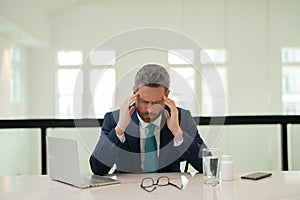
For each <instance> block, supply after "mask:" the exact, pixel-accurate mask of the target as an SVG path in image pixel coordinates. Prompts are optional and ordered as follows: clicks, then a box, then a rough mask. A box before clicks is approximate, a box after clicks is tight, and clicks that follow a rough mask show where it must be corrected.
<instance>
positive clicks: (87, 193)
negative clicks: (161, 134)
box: [0, 172, 300, 200]
mask: <svg viewBox="0 0 300 200" xmlns="http://www.w3.org/2000/svg"><path fill="white" fill-rule="evenodd" d="M243 174H244V173H243ZM161 175H167V176H169V177H170V179H171V182H173V183H175V184H179V185H180V183H181V178H180V177H181V175H184V176H185V177H186V178H187V179H188V184H187V186H186V188H185V189H184V190H181V191H180V190H178V189H176V188H174V187H172V186H165V187H158V188H157V189H156V190H155V191H153V192H152V193H148V192H146V191H144V190H143V189H142V188H140V181H141V180H142V178H143V177H146V176H151V177H154V178H156V177H159V176H161ZM118 179H119V180H121V184H117V185H109V186H103V187H96V188H89V189H77V188H75V187H72V186H69V185H66V184H63V183H59V182H56V181H52V180H50V179H49V177H48V176H3V177H0V199H1V200H2V199H3V200H4V199H5V200H11V199H23V200H27V199H28V200H29V199H30V200H35V199H36V200H42V199H53V200H60V199H72V200H81V199H82V200H83V199H84V200H101V199H110V200H115V199H120V200H126V199H130V200H132V199H139V200H140V199H143V200H144V199H149V200H150V199H151V200H155V199H163V200H167V199H172V200H173V199H174V200H175V199H185V200H187V199H199V200H200V199H205V200H207V199H222V200H223V199H237V200H247V199H251V200H253V199H272V200H274V199H289V200H290V199H292V200H294V199H295V200H296V199H297V200H299V199H300V172H273V175H272V176H271V177H269V178H266V179H262V180H259V181H251V180H241V179H240V178H239V176H237V177H236V178H235V180H234V181H227V182H225V181H223V182H222V183H221V184H220V185H219V186H217V187H208V186H205V185H204V184H203V179H202V174H197V175H195V176H194V177H192V176H191V175H190V174H179V173H172V174H146V175H145V174H122V175H118Z"/></svg>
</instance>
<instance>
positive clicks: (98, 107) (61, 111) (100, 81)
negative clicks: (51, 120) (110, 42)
mask: <svg viewBox="0 0 300 200" xmlns="http://www.w3.org/2000/svg"><path fill="white" fill-rule="evenodd" d="M82 57H83V56H82V52H81V51H60V52H58V53H57V60H58V64H59V69H58V72H57V89H58V106H57V110H58V113H57V114H58V117H60V118H82V117H97V118H103V117H104V114H105V113H106V112H108V111H110V109H111V108H112V107H114V103H115V100H114V94H115V87H116V73H115V69H104V68H101V69H99V68H97V66H98V65H108V64H112V63H115V60H114V59H115V54H114V51H95V52H93V53H91V54H90V57H89V59H90V63H91V64H92V65H91V67H87V68H82V69H81V64H82ZM104 57H105V59H102V58H104Z"/></svg>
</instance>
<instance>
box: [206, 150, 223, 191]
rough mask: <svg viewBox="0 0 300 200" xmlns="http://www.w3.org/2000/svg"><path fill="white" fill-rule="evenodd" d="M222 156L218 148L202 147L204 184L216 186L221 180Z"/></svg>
mask: <svg viewBox="0 0 300 200" xmlns="http://www.w3.org/2000/svg"><path fill="white" fill-rule="evenodd" d="M220 156H221V151H220V149H218V148H204V149H202V158H203V178H204V184H206V185H209V186H216V185H218V184H219V182H220V162H221V161H220V160H221V159H220Z"/></svg>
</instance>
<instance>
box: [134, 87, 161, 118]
mask: <svg viewBox="0 0 300 200" xmlns="http://www.w3.org/2000/svg"><path fill="white" fill-rule="evenodd" d="M136 92H137V93H138V96H137V100H136V110H137V112H138V113H139V115H140V117H141V118H142V119H143V120H144V121H145V122H147V123H149V122H152V121H154V120H155V119H156V118H157V117H158V116H159V115H160V114H161V113H162V112H163V110H164V106H165V102H164V100H163V97H164V96H165V88H164V87H163V86H159V87H148V86H141V87H139V89H138V90H137V91H136Z"/></svg>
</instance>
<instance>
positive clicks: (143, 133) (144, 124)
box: [116, 113, 183, 169]
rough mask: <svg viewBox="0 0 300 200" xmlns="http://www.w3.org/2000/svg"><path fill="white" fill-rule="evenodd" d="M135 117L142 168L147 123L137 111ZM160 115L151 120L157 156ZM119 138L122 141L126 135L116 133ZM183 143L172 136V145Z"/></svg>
mask: <svg viewBox="0 0 300 200" xmlns="http://www.w3.org/2000/svg"><path fill="white" fill-rule="evenodd" d="M137 117H138V119H139V128H140V151H141V168H142V169H144V164H145V141H146V136H147V133H148V124H149V123H147V122H144V121H143V120H142V118H141V117H140V116H139V114H138V113H137ZM161 117H162V115H160V116H159V117H158V118H157V119H156V120H154V121H153V122H151V124H153V125H154V126H155V128H154V133H153V134H154V136H155V139H156V145H157V157H159V146H160V129H161V128H160V125H161ZM116 135H117V137H118V138H119V140H120V141H121V142H122V143H124V142H125V140H126V137H124V136H119V135H118V134H116ZM182 143H183V139H182V140H181V141H179V140H177V139H176V138H174V146H175V147H176V146H179V145H181V144H182Z"/></svg>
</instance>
